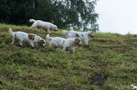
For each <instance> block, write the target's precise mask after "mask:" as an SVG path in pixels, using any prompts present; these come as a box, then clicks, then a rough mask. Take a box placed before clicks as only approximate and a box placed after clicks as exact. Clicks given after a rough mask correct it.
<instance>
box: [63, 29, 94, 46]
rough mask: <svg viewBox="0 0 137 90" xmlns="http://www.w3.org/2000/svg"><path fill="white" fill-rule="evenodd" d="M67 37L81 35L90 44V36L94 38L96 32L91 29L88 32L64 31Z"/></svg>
mask: <svg viewBox="0 0 137 90" xmlns="http://www.w3.org/2000/svg"><path fill="white" fill-rule="evenodd" d="M62 32H63V34H64V35H66V37H67V38H75V37H79V38H80V39H81V40H82V41H83V42H85V44H86V45H88V41H89V39H90V37H92V38H94V34H93V33H92V32H91V31H88V32H76V31H65V30H63V31H62Z"/></svg>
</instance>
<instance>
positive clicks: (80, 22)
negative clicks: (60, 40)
mask: <svg viewBox="0 0 137 90" xmlns="http://www.w3.org/2000/svg"><path fill="white" fill-rule="evenodd" d="M95 5H96V0H94V1H89V0H86V1H85V0H0V11H1V13H0V17H1V18H0V22H1V23H8V24H16V25H30V23H29V21H28V20H29V19H30V18H34V19H40V20H43V21H48V22H52V23H54V24H56V25H57V26H58V27H59V28H71V27H73V28H74V29H78V30H83V31H86V30H92V31H97V30H99V26H98V24H97V23H96V21H97V18H98V14H97V13H95V10H94V8H95Z"/></svg>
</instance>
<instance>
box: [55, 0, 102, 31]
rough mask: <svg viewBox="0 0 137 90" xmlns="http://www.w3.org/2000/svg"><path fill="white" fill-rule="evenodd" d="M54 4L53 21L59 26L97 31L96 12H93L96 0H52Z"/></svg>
mask: <svg viewBox="0 0 137 90" xmlns="http://www.w3.org/2000/svg"><path fill="white" fill-rule="evenodd" d="M52 2H53V4H54V6H55V12H56V16H55V22H59V25H58V26H60V27H62V28H66V27H67V28H70V27H73V28H74V29H79V30H83V31H88V30H92V31H97V30H99V25H98V24H97V23H96V22H97V18H98V14H97V13H96V12H95V5H96V2H97V0H92V1H90V0H52Z"/></svg>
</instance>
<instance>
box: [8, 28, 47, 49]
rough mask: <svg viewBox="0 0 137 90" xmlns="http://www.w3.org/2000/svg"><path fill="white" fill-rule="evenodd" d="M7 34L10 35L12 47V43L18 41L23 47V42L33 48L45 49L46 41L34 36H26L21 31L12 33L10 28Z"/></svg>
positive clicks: (26, 34)
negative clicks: (40, 47)
mask: <svg viewBox="0 0 137 90" xmlns="http://www.w3.org/2000/svg"><path fill="white" fill-rule="evenodd" d="M9 33H10V34H11V35H12V42H11V45H14V43H15V42H16V41H18V42H19V45H21V46H23V42H25V43H27V44H29V45H30V46H31V47H33V48H34V47H37V46H42V47H46V41H45V40H44V39H42V38H41V37H40V36H37V35H35V34H28V33H25V32H21V31H18V32H13V31H12V29H11V28H9Z"/></svg>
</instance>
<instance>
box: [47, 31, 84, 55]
mask: <svg viewBox="0 0 137 90" xmlns="http://www.w3.org/2000/svg"><path fill="white" fill-rule="evenodd" d="M76 39H78V40H79V43H78V44H76V43H75V40H76ZM46 40H47V42H48V43H49V47H53V48H57V47H59V48H62V51H63V52H65V51H66V49H70V50H71V51H72V52H73V53H75V48H76V47H77V46H80V45H82V41H81V40H80V39H79V38H68V39H64V38H61V37H49V34H48V35H47V36H46Z"/></svg>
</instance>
